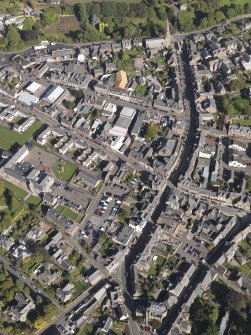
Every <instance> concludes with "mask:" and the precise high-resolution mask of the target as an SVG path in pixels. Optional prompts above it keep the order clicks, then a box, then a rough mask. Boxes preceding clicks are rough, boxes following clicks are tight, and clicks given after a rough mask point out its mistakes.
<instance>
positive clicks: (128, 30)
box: [124, 24, 136, 38]
mask: <svg viewBox="0 0 251 335" xmlns="http://www.w3.org/2000/svg"><path fill="white" fill-rule="evenodd" d="M135 33H136V28H135V26H134V25H133V24H131V25H129V26H127V27H125V28H124V37H125V38H132V37H134V36H135Z"/></svg>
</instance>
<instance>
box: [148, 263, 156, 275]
mask: <svg viewBox="0 0 251 335" xmlns="http://www.w3.org/2000/svg"><path fill="white" fill-rule="evenodd" d="M148 274H149V275H152V276H156V275H157V268H156V266H155V265H152V266H151V267H150V270H149V271H148Z"/></svg>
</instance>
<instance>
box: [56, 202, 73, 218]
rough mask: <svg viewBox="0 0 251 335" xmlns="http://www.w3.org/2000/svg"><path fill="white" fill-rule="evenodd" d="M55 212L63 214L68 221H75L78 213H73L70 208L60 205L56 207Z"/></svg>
mask: <svg viewBox="0 0 251 335" xmlns="http://www.w3.org/2000/svg"><path fill="white" fill-rule="evenodd" d="M56 210H57V211H58V212H59V213H62V214H64V216H67V217H68V218H69V219H71V220H75V219H76V217H77V216H78V213H76V212H74V211H73V210H71V209H70V208H67V207H65V206H62V205H58V206H57V207H56Z"/></svg>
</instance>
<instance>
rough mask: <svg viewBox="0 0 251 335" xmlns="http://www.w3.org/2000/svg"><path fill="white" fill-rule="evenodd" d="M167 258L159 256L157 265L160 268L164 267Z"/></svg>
mask: <svg viewBox="0 0 251 335" xmlns="http://www.w3.org/2000/svg"><path fill="white" fill-rule="evenodd" d="M165 261H166V258H165V257H163V256H160V255H158V256H157V260H156V264H157V265H159V266H163V265H164V264H165Z"/></svg>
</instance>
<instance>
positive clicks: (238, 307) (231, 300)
mask: <svg viewBox="0 0 251 335" xmlns="http://www.w3.org/2000/svg"><path fill="white" fill-rule="evenodd" d="M226 304H227V306H228V308H230V309H233V310H234V311H235V312H237V313H240V312H241V311H242V310H243V309H244V308H246V299H245V296H244V295H242V294H240V293H237V292H235V291H232V290H229V293H228V295H227V298H226Z"/></svg>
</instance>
